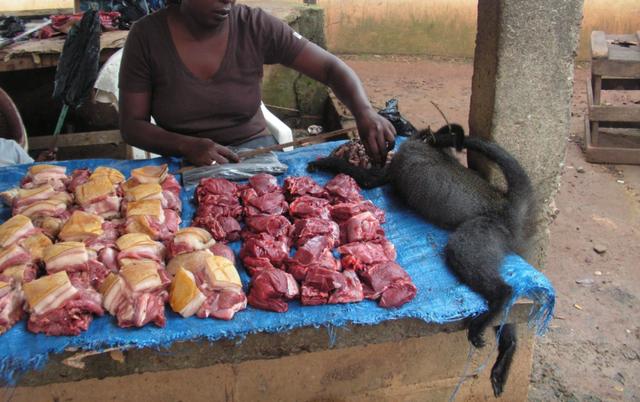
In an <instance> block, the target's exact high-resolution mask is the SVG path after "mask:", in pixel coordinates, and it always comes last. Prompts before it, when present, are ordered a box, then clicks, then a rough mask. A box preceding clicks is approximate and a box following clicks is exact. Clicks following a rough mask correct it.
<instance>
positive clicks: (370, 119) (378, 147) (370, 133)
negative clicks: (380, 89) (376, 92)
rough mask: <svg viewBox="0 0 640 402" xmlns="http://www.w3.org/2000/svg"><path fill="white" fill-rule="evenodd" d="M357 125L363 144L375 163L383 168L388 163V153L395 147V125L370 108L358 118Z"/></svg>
mask: <svg viewBox="0 0 640 402" xmlns="http://www.w3.org/2000/svg"><path fill="white" fill-rule="evenodd" d="M356 124H357V126H358V133H359V134H360V139H361V140H362V144H363V145H364V147H365V149H366V150H367V154H369V157H370V158H371V159H372V160H373V162H374V163H375V164H376V165H378V166H382V165H384V164H385V162H386V161H387V152H389V151H390V150H392V149H393V147H394V146H395V136H396V129H395V128H394V127H393V124H391V122H390V121H389V120H387V119H385V118H384V117H382V116H380V115H379V114H378V113H376V112H375V110H373V108H369V109H368V110H367V111H365V112H364V113H362V114H359V115H357V116H356Z"/></svg>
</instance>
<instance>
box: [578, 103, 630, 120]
mask: <svg viewBox="0 0 640 402" xmlns="http://www.w3.org/2000/svg"><path fill="white" fill-rule="evenodd" d="M589 119H590V120H591V121H612V122H618V123H639V122H640V106H605V105H593V106H591V107H589Z"/></svg>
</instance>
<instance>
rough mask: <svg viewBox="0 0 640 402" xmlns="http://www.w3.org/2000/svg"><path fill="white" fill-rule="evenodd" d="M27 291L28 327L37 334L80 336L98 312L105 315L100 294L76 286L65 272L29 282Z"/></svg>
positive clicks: (26, 286)
mask: <svg viewBox="0 0 640 402" xmlns="http://www.w3.org/2000/svg"><path fill="white" fill-rule="evenodd" d="M24 293H25V297H26V300H27V304H28V311H29V313H30V316H29V321H28V322H27V328H28V329H29V331H31V332H34V333H44V334H46V335H78V334H80V333H81V332H82V331H86V330H87V329H88V328H89V324H90V323H91V321H92V319H93V315H94V314H95V315H99V316H100V315H102V314H104V310H103V309H102V298H101V296H100V294H99V293H97V292H96V291H95V290H93V289H91V288H87V289H81V288H77V287H75V286H73V284H72V283H71V281H70V280H69V277H68V276H67V273H66V272H65V271H60V272H57V273H55V274H52V275H46V276H43V277H42V278H39V279H36V280H35V281H32V282H29V283H26V284H25V285H24Z"/></svg>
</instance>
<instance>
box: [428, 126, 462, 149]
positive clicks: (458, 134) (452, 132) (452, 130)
mask: <svg viewBox="0 0 640 402" xmlns="http://www.w3.org/2000/svg"><path fill="white" fill-rule="evenodd" d="M435 135H436V136H438V137H439V138H440V139H441V140H440V141H442V139H444V138H447V140H446V141H445V142H443V143H442V144H443V145H444V143H448V144H451V145H449V146H453V147H455V148H456V150H457V151H462V149H463V148H464V128H462V126H461V125H459V124H455V123H453V124H451V125H446V126H442V127H440V128H439V129H438V131H436V134H435Z"/></svg>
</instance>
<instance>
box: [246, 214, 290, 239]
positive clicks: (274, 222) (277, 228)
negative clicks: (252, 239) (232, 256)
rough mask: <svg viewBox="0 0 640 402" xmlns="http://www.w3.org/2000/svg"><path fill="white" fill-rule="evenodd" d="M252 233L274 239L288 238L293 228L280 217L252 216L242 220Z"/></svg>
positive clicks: (285, 219)
mask: <svg viewBox="0 0 640 402" xmlns="http://www.w3.org/2000/svg"><path fill="white" fill-rule="evenodd" d="M244 223H246V224H247V229H249V231H251V232H252V233H267V234H270V235H271V236H273V237H275V238H281V237H289V236H290V234H291V230H292V228H293V226H292V225H291V222H289V220H288V219H287V218H285V217H284V216H282V215H253V216H247V217H246V218H245V220H244Z"/></svg>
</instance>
